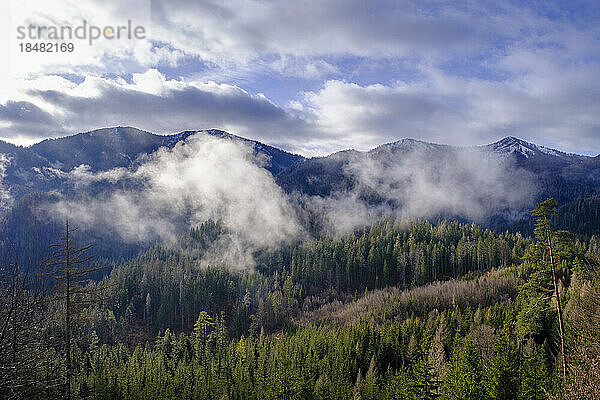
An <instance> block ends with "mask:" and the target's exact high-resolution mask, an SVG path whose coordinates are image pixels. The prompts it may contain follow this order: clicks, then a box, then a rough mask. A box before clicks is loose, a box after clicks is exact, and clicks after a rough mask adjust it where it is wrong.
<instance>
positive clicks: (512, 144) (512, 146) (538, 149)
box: [481, 136, 581, 158]
mask: <svg viewBox="0 0 600 400" xmlns="http://www.w3.org/2000/svg"><path fill="white" fill-rule="evenodd" d="M481 147H483V148H484V149H487V150H489V151H492V152H494V153H497V154H501V155H509V154H515V155H517V156H520V157H523V158H529V157H533V156H536V155H550V156H555V157H560V158H574V157H581V156H578V155H576V154H568V153H565V152H563V151H559V150H555V149H551V148H549V147H545V146H539V145H537V144H535V143H531V142H527V141H525V140H523V139H519V138H517V137H514V136H507V137H505V138H503V139H500V140H498V141H497V142H494V143H491V144H488V145H485V146H481Z"/></svg>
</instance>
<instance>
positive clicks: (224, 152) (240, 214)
mask: <svg viewBox="0 0 600 400" xmlns="http://www.w3.org/2000/svg"><path fill="white" fill-rule="evenodd" d="M142 161H143V162H142V164H141V165H140V166H139V167H137V168H136V169H134V170H128V169H124V168H116V169H113V170H109V171H102V172H99V173H95V172H92V171H91V170H90V169H89V168H88V167H86V166H80V167H77V168H75V169H73V170H72V171H70V172H69V173H68V174H67V178H68V180H69V182H70V183H71V184H73V185H74V186H75V187H76V188H80V189H81V188H83V186H86V185H90V184H92V183H97V182H102V181H105V182H113V183H117V186H119V185H118V184H119V183H120V182H126V183H124V184H123V186H125V187H126V188H121V189H116V190H114V191H111V192H110V193H107V194H105V195H102V196H96V197H88V196H83V197H80V198H76V199H64V200H62V201H60V202H58V203H56V204H54V205H52V206H51V207H52V211H53V213H54V215H55V216H57V217H60V218H61V219H62V218H64V217H69V218H70V219H71V220H72V221H73V222H74V223H75V224H76V225H79V226H81V227H87V228H89V229H93V230H99V231H103V232H105V233H109V234H112V235H117V236H118V237H120V238H121V239H122V240H124V241H127V242H151V241H154V240H159V241H167V242H168V241H172V240H173V239H174V238H175V237H176V235H177V234H178V233H181V232H182V231H183V230H185V229H187V228H190V227H196V226H199V225H200V224H201V223H202V222H205V221H207V220H213V221H220V223H221V224H222V225H223V227H224V229H225V231H226V232H227V233H226V235H227V236H226V237H223V238H221V241H220V242H219V243H218V244H217V245H218V246H219V248H218V250H219V251H218V257H219V258H220V259H219V260H217V261H218V262H227V263H228V264H229V265H231V266H232V267H236V266H241V267H243V266H247V265H250V264H251V263H252V259H251V255H252V252H253V251H254V250H258V249H265V248H273V247H275V246H277V245H280V244H281V243H284V242H286V241H289V240H291V239H293V238H295V237H297V236H298V235H299V234H300V232H301V229H300V226H299V225H298V223H297V219H296V216H295V212H294V209H293V208H292V207H291V205H290V204H289V202H288V201H287V200H286V198H285V196H284V193H283V192H282V190H281V189H280V188H279V187H278V186H277V185H276V184H275V182H274V180H273V177H272V176H271V175H270V173H269V172H268V171H266V170H265V169H264V168H263V167H262V166H263V165H264V163H265V162H266V160H264V159H263V158H261V157H260V156H257V155H255V154H254V153H253V150H252V148H251V147H249V146H247V145H245V144H243V143H240V142H237V141H234V140H230V139H217V138H214V137H210V136H208V135H202V134H196V135H193V136H190V137H189V138H188V139H186V140H185V141H183V142H180V143H178V144H177V145H176V146H175V147H174V148H173V149H168V148H161V149H159V150H158V151H156V152H155V153H153V154H151V155H149V156H147V159H145V160H142Z"/></svg>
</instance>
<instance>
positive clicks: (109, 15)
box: [0, 0, 600, 155]
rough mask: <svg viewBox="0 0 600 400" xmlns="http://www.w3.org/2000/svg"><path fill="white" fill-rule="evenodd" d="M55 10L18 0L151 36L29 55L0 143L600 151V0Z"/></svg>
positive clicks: (18, 7) (142, 2) (52, 11)
mask: <svg viewBox="0 0 600 400" xmlns="http://www.w3.org/2000/svg"><path fill="white" fill-rule="evenodd" d="M55 3H56V4H55V7H51V6H49V3H48V2H47V1H46V2H41V0H28V1H25V2H21V1H19V2H17V1H14V2H13V7H12V8H13V13H12V15H13V22H14V23H20V24H25V23H55V24H57V23H79V22H80V21H81V19H83V18H85V19H87V20H88V21H89V22H90V23H95V24H97V25H104V24H113V25H114V24H119V23H121V22H122V21H123V20H126V19H132V20H133V21H135V22H136V23H140V24H143V25H145V26H146V27H147V29H148V38H147V39H146V40H143V41H140V42H136V43H130V42H127V41H121V42H117V41H115V42H112V43H108V42H102V43H98V45H97V46H96V45H94V46H87V47H86V46H79V45H78V49H79V50H81V52H79V53H78V54H77V55H72V56H71V55H64V56H61V55H49V56H48V57H41V58H40V57H39V55H38V57H36V56H35V55H32V54H29V55H19V54H14V55H13V57H11V65H13V68H12V70H13V75H10V74H7V76H8V80H7V82H5V84H2V85H0V86H1V87H2V91H4V93H0V138H4V139H7V140H11V141H14V142H19V143H30V142H32V141H35V140H39V139H41V138H44V137H51V136H60V135H66V134H73V133H76V132H78V131H88V130H92V129H95V128H98V127H104V126H113V125H121V126H122V125H133V126H137V127H140V128H143V129H146V130H149V131H153V132H159V133H171V132H176V131H180V130H184V129H202V128H220V129H225V130H229V131H232V133H237V134H241V135H245V136H249V137H251V138H254V139H259V140H264V141H267V142H269V143H270V144H274V145H280V146H283V147H285V148H286V149H289V150H295V151H299V152H302V153H304V154H305V155H312V154H324V153H328V152H331V151H335V150H339V149H343V148H349V147H352V148H358V149H360V150H366V149H368V148H371V147H373V146H375V145H377V144H380V143H382V142H385V141H392V140H395V139H398V138H401V137H415V138H419V139H424V140H432V141H437V142H442V143H453V144H461V145H472V144H483V143H488V142H491V141H493V140H496V139H498V138H500V137H502V136H506V135H514V136H519V137H522V138H524V139H526V140H529V141H533V142H536V143H539V144H543V145H546V146H550V147H558V148H560V149H563V150H567V151H575V152H585V153H588V154H594V155H595V154H597V153H598V152H600V140H598V138H599V135H600V120H599V117H598V116H599V115H600V95H599V94H600V83H599V82H600V81H599V80H598V79H597V77H598V71H599V70H600V28H598V24H597V23H596V22H597V20H598V18H599V17H600V7H598V5H597V4H596V3H595V2H588V1H583V2H569V3H565V2H544V3H543V4H539V3H536V4H529V3H527V2H511V1H509V2H506V1H502V2H486V3H480V2H467V3H464V2H443V3H439V2H420V1H419V2H417V1H387V0H386V1H383V2H364V1H359V0H350V1H341V0H340V1H328V2H320V1H315V2H308V3H307V2H296V1H292V0H289V1H287V0H285V1H281V2H267V3H264V2H257V1H241V0H240V1H237V0H232V1H226V2H222V1H218V2H217V1H211V0H203V1H199V2H189V1H186V0H176V1H169V2H166V1H162V0H136V1H135V3H130V2H127V3H116V2H115V3H110V4H106V3H105V2H100V1H98V0H82V1H77V2H75V1H74V0H65V1H62V2H58V1H57V2H55ZM11 40H13V39H11ZM11 43H12V42H11ZM12 44H14V46H13V45H12ZM12 44H11V48H14V49H16V48H17V46H16V43H12ZM14 49H13V50H14ZM23 57H25V58H23Z"/></svg>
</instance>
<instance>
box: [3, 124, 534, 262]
mask: <svg viewBox="0 0 600 400" xmlns="http://www.w3.org/2000/svg"><path fill="white" fill-rule="evenodd" d="M338 156H339V157H345V156H346V155H344V154H341V155H338ZM268 162H269V160H268V159H267V158H266V156H264V155H261V154H260V153H256V152H254V150H253V148H252V146H250V145H249V144H247V143H244V142H242V141H238V140H235V139H229V138H216V137H213V136H211V135H208V134H202V133H198V134H196V135H192V136H190V137H189V138H188V139H186V140H185V141H183V142H179V143H178V144H176V145H175V146H174V147H173V148H172V149H169V148H160V149H159V150H158V151H156V152H155V153H153V154H150V155H144V156H142V157H141V158H139V159H137V160H136V161H135V162H134V164H135V165H137V166H136V167H132V168H114V169H111V170H106V171H93V170H92V169H91V168H90V167H89V166H87V165H80V166H78V167H76V168H73V169H72V170H71V171H68V172H64V171H58V170H57V171H55V173H56V174H57V175H58V176H60V177H62V178H63V179H65V180H66V181H67V182H68V184H70V185H71V186H72V187H73V189H74V192H75V193H78V195H76V197H75V198H67V197H63V198H62V199H61V200H60V201H58V202H57V203H54V204H53V205H52V206H51V212H52V215H54V216H55V217H56V218H60V219H64V218H65V217H67V216H68V217H69V218H70V219H71V221H72V222H73V223H74V224H76V225H78V226H80V227H82V228H83V229H89V230H93V231H100V232H103V233H105V234H109V235H113V236H114V237H119V238H120V239H121V240H123V241H124V242H127V243H151V242H161V243H172V244H175V242H176V241H175V238H176V237H177V235H178V234H180V233H182V232H184V231H186V230H188V229H189V228H191V227H197V226H199V225H200V224H202V223H203V222H205V221H207V220H213V221H219V222H220V223H221V224H222V226H223V228H224V230H223V231H224V233H223V234H222V235H221V236H219V237H218V238H217V240H216V241H215V242H214V243H213V244H212V247H211V248H210V249H209V251H208V252H207V253H205V254H202V257H201V262H202V263H204V264H225V265H228V266H230V267H232V268H248V267H252V266H253V265H254V257H253V256H254V253H255V252H256V251H257V250H264V249H266V250H273V249H276V248H278V247H279V246H281V245H282V244H284V243H290V242H292V241H294V240H298V239H306V238H308V235H307V234H306V232H307V225H306V222H307V218H306V215H310V216H311V218H316V220H317V225H318V226H319V227H320V228H319V229H320V230H317V232H313V233H314V234H316V235H322V234H333V235H334V236H338V237H339V236H341V235H344V234H347V233H349V232H352V231H353V230H355V229H357V228H359V227H362V226H365V225H369V224H372V223H373V222H374V221H376V220H377V219H378V218H381V217H382V216H391V217H393V218H397V219H401V220H408V219H430V220H434V219H438V218H448V219H455V218H458V219H464V220H468V221H473V222H477V223H483V224H485V223H486V221H488V220H489V218H490V217H492V216H496V215H503V216H504V217H505V218H508V219H510V218H518V217H520V214H519V213H518V212H517V213H516V214H515V213H514V210H526V209H527V208H528V207H530V205H531V204H532V202H533V200H534V198H535V196H536V194H537V192H538V191H537V187H536V185H535V184H534V182H535V181H534V177H533V175H532V174H531V173H529V172H527V171H525V170H523V169H520V168H518V167H517V166H516V165H515V162H514V160H513V159H512V158H509V157H502V156H498V155H497V154H494V153H491V152H486V151H485V150H483V149H479V148H454V147H450V146H437V145H429V144H425V143H421V142H416V145H415V142H411V144H410V147H409V148H406V147H402V146H400V147H398V146H396V147H395V146H381V147H379V148H377V149H374V150H372V151H370V152H368V153H359V152H352V153H348V155H347V158H345V162H344V164H343V167H342V168H343V174H344V176H345V177H346V179H349V180H350V181H351V182H352V184H351V185H349V187H351V189H346V190H337V191H333V192H332V193H330V194H329V195H327V196H318V195H313V196H309V195H305V194H299V193H297V192H292V193H289V194H286V193H285V192H284V191H283V190H282V189H281V188H280V187H279V186H278V185H277V183H276V182H275V179H274V177H273V176H272V175H271V174H270V173H269V172H268V171H267V170H266V169H265V168H264V167H265V165H267V163H268ZM0 172H1V170H0ZM307 179H310V177H308V178H307ZM94 185H101V186H99V187H101V188H104V189H103V192H101V193H100V194H99V195H95V196H92V195H91V194H89V193H90V192H93V188H94ZM102 185H104V186H102ZM342 186H344V185H342ZM106 187H109V188H110V190H106V189H105V188H106ZM86 193H87V194H86ZM509 210H512V213H513V214H510V213H509Z"/></svg>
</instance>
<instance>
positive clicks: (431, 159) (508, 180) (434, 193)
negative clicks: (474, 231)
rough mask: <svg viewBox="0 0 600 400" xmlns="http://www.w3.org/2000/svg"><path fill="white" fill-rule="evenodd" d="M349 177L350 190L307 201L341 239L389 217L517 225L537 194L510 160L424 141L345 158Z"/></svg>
mask: <svg viewBox="0 0 600 400" xmlns="http://www.w3.org/2000/svg"><path fill="white" fill-rule="evenodd" d="M344 175H345V176H346V177H347V178H348V179H350V180H351V181H352V182H353V187H352V189H351V190H344V191H336V192H334V193H332V194H331V195H329V196H326V197H320V196H304V197H303V199H302V201H303V203H304V204H306V207H308V208H310V209H311V210H313V212H314V213H317V214H320V215H322V216H323V225H324V229H325V230H326V231H327V232H329V233H333V234H334V235H337V236H339V235H343V234H347V233H349V232H351V231H352V230H354V229H356V228H357V227H361V226H365V225H369V224H371V223H372V222H373V221H374V220H375V219H377V218H380V217H381V216H384V215H388V216H392V217H394V218H398V219H402V220H408V219H437V218H451V219H455V218H459V219H464V220H468V221H472V222H476V223H481V224H485V223H486V222H487V221H488V220H489V218H490V217H492V216H496V215H502V216H503V217H504V218H506V219H508V220H514V219H517V218H520V217H522V216H523V213H524V212H525V210H527V208H528V207H530V206H531V204H532V203H533V202H534V200H535V197H536V195H537V193H538V187H537V185H536V183H535V177H534V175H533V174H532V173H530V172H528V171H526V170H524V169H522V168H518V167H517V165H515V161H514V159H512V158H510V157H502V156H498V155H497V154H494V153H491V152H488V151H486V150H484V149H481V148H454V147H450V146H437V145H431V146H430V145H428V144H425V143H420V142H417V146H413V147H411V149H410V151H404V150H403V149H398V148H394V147H393V146H382V147H379V148H377V149H374V150H372V151H370V152H368V153H359V156H356V155H353V156H352V157H348V159H347V163H346V164H345V165H344ZM509 210H513V211H509ZM514 210H524V211H523V213H519V212H517V213H515V212H514Z"/></svg>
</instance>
